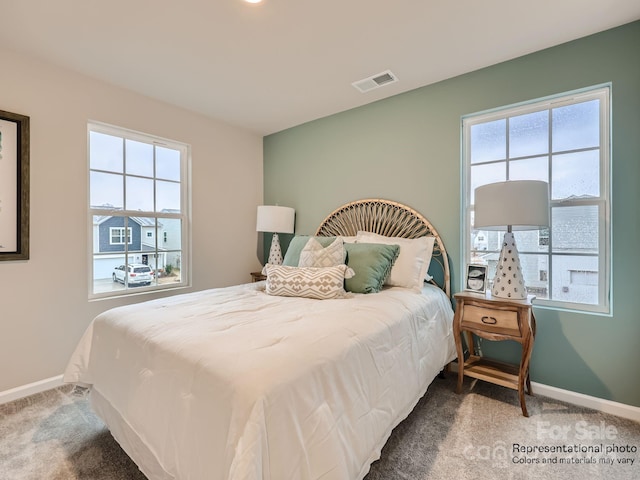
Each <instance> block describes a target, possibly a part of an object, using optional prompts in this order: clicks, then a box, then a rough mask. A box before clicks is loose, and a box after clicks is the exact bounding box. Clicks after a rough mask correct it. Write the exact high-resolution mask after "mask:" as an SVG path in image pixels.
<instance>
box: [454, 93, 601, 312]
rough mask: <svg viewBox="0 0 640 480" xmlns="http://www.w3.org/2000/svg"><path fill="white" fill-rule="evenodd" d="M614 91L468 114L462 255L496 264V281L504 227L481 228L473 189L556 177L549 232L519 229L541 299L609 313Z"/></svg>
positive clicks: (528, 276) (528, 279) (529, 279)
mask: <svg viewBox="0 0 640 480" xmlns="http://www.w3.org/2000/svg"><path fill="white" fill-rule="evenodd" d="M609 97H610V87H609V86H605V87H596V88H591V89H586V90H582V91H579V92H572V93H569V94H563V95H562V96H554V97H553V98H545V99H542V100H538V101H534V102H530V103H526V104H521V105H517V106H509V107H504V108H500V109H497V110H494V111H491V112H488V113H487V112H485V113H479V114H473V115H468V116H466V117H464V118H463V120H462V129H463V162H464V166H463V196H464V206H465V208H464V219H463V234H464V237H463V238H464V240H463V243H464V245H463V249H464V250H463V251H464V252H465V260H466V263H467V264H469V263H483V264H486V265H488V267H489V273H488V278H489V280H490V281H491V280H492V279H493V276H494V275H495V268H496V264H497V257H498V253H499V252H500V248H501V241H502V236H503V235H504V232H494V231H477V230H475V229H474V228H473V217H474V214H473V210H474V190H475V189H476V188H477V187H479V186H481V185H486V184H488V183H493V182H500V181H505V180H544V181H546V182H548V183H549V194H550V198H549V200H550V226H549V228H548V229H543V230H540V231H519V232H514V233H515V236H516V243H517V245H518V250H519V252H520V260H521V265H522V269H523V274H524V277H525V283H526V285H527V290H529V292H530V293H533V294H535V295H536V296H537V300H536V303H537V304H539V305H546V306H552V307H559V308H570V309H577V310H582V311H591V312H600V313H608V312H609V306H610V299H609V289H610V288H609V287H610V222H609V218H610V187H609V181H610V180H609V163H610V144H609V123H610V122H609V118H610V112H609V104H610V101H609ZM462 268H464V265H462ZM462 278H464V275H462Z"/></svg>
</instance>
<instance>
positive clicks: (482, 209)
mask: <svg viewBox="0 0 640 480" xmlns="http://www.w3.org/2000/svg"><path fill="white" fill-rule="evenodd" d="M548 225H549V184H548V183H547V182H542V181H539V180H509V181H506V182H497V183H491V184H488V185H483V186H481V187H478V188H476V190H475V218H474V228H475V229H476V230H505V229H506V230H507V232H506V233H505V234H504V241H503V242H502V250H501V252H500V259H499V260H498V265H497V266H496V276H495V277H494V279H493V285H492V287H491V294H492V295H493V296H495V297H500V298H510V299H515V300H523V299H526V298H527V290H526V288H525V283H524V276H523V274H522V268H521V266H520V257H519V255H518V249H517V247H516V241H515V237H514V236H513V231H514V230H538V229H540V228H542V227H546V226H548Z"/></svg>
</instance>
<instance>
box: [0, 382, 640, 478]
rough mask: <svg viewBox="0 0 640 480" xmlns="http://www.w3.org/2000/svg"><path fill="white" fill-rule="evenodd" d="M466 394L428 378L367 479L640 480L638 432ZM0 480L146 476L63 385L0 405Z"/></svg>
mask: <svg viewBox="0 0 640 480" xmlns="http://www.w3.org/2000/svg"><path fill="white" fill-rule="evenodd" d="M465 386H466V391H465V393H464V394H462V395H456V394H455V393H454V387H455V379H454V378H453V376H450V377H448V378H447V379H444V380H442V379H436V380H435V381H434V383H433V385H432V386H431V387H430V388H429V391H428V392H427V394H426V395H425V396H424V397H423V398H422V399H421V400H420V402H419V403H418V405H417V406H416V408H415V409H414V411H413V412H412V414H411V415H410V416H409V417H408V418H407V419H406V420H405V421H404V422H402V423H401V424H400V425H399V426H398V427H397V428H396V429H395V430H394V432H393V434H392V436H391V438H390V439H389V441H388V442H387V444H386V446H385V448H384V450H383V452H382V457H381V459H380V460H379V461H377V462H375V463H374V464H373V465H372V467H371V471H370V473H369V475H367V477H366V480H395V479H399V480H400V479H405V480H449V479H461V480H463V479H473V480H477V479H498V480H502V479H505V480H506V479H513V480H527V479H562V480H586V479H587V478H598V479H599V478H602V479H612V480H638V479H640V454H639V453H638V449H640V424H638V423H635V422H631V421H628V420H624V419H621V418H618V417H614V416H610V415H605V414H602V413H598V412H595V411H591V410H587V409H583V408H578V407H574V406H571V405H566V404H563V403H560V402H557V401H553V400H550V399H547V398H543V397H528V398H527V405H528V408H529V412H530V415H531V416H530V417H529V418H525V417H523V416H522V415H521V412H520V407H519V404H518V401H517V394H516V392H514V391H512V390H508V389H505V388H502V387H498V386H495V385H490V384H487V383H484V382H478V383H477V384H475V385H474V386H473V389H472V390H471V389H470V387H471V382H470V381H469V382H467V383H466V384H465ZM516 450H521V451H520V452H518V451H516ZM631 462H633V463H631ZM0 479H2V480H5V479H7V480H48V479H51V480H54V479H55V480H85V479H91V480H107V479H109V480H120V479H122V480H125V479H126V480H145V477H144V476H143V475H142V474H141V473H140V472H139V471H138V469H137V468H136V466H135V464H134V463H133V462H132V461H131V460H130V459H129V458H128V457H127V456H126V454H125V453H124V452H123V451H122V450H121V449H120V447H119V446H118V444H117V443H116V442H115V441H114V440H113V438H112V437H111V435H110V434H109V432H108V431H107V430H106V429H105V427H104V425H103V424H102V422H101V421H100V420H99V419H98V418H97V417H96V416H95V415H94V414H93V413H92V411H91V409H90V408H89V406H88V401H87V399H86V397H83V396H75V395H73V393H72V392H71V388H70V387H62V388H60V389H56V390H51V391H49V392H45V393H43V394H38V395H34V396H32V397H29V398H26V399H22V400H18V401H16V402H12V403H9V404H5V405H1V406H0ZM274 480H279V479H274ZM345 480H348V479H345Z"/></svg>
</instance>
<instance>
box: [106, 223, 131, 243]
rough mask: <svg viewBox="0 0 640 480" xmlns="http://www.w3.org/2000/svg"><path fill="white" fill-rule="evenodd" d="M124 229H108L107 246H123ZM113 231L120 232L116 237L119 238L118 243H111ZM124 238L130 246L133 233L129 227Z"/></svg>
mask: <svg viewBox="0 0 640 480" xmlns="http://www.w3.org/2000/svg"><path fill="white" fill-rule="evenodd" d="M124 229H125V227H109V245H124V244H125V241H124V238H123V237H124V235H123V230H124ZM114 230H120V234H119V235H118V236H119V237H120V238H121V241H120V242H114V241H113V231H114ZM126 235H127V236H126V238H128V239H129V241H128V242H127V243H128V244H129V245H131V244H132V243H133V232H132V231H131V227H127V234H126Z"/></svg>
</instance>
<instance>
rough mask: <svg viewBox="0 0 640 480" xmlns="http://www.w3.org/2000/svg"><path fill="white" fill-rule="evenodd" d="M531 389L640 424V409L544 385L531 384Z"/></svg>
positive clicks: (538, 393) (537, 392) (537, 393)
mask: <svg viewBox="0 0 640 480" xmlns="http://www.w3.org/2000/svg"><path fill="white" fill-rule="evenodd" d="M531 389H532V390H533V394H534V395H542V396H544V397H549V398H553V399H554V400H560V401H561V402H567V403H571V404H573V405H578V406H580V407H586V408H592V409H593V410H598V411H600V412H604V413H610V414H611V415H616V416H618V417H622V418H628V419H629V420H633V421H635V422H639V423H640V407H634V406H632V405H626V404H624V403H619V402H613V401H611V400H605V399H602V398H598V397H592V396H590V395H585V394H583V393H577V392H572V391H570V390H563V389H561V388H557V387H552V386H550V385H545V384H543V383H537V382H531Z"/></svg>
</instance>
